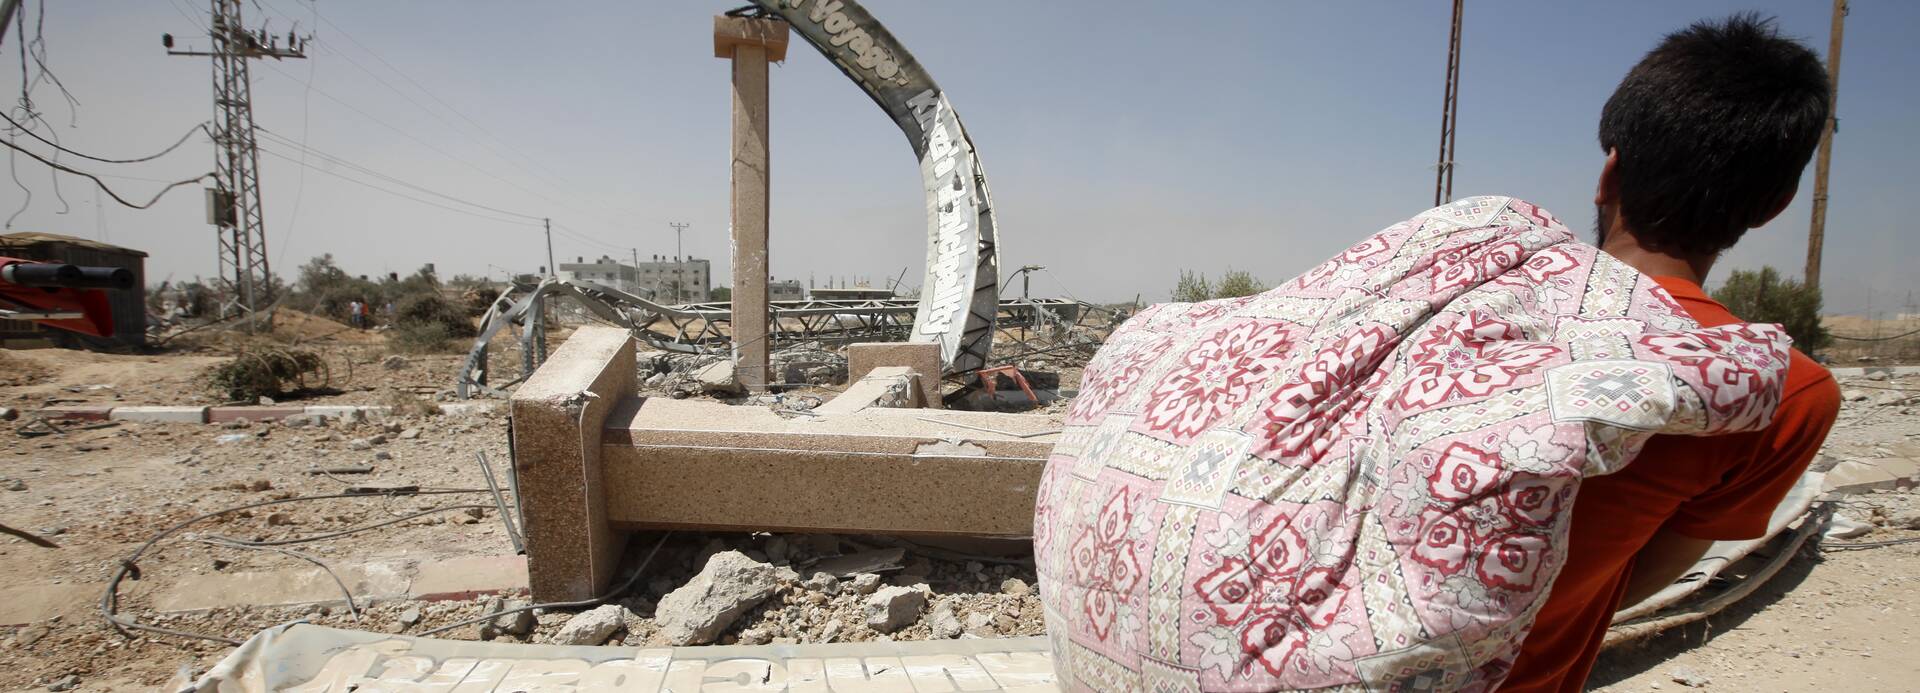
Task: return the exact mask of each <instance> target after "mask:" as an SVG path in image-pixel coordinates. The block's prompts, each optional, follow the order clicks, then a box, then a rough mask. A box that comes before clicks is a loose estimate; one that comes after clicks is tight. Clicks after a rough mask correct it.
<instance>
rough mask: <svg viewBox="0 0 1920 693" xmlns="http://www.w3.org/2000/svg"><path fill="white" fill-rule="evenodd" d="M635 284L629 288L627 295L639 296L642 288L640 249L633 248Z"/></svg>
mask: <svg viewBox="0 0 1920 693" xmlns="http://www.w3.org/2000/svg"><path fill="white" fill-rule="evenodd" d="M632 250H633V283H632V284H629V285H628V286H627V293H633V294H637V293H639V291H638V289H639V288H640V249H639V248H633V249H632Z"/></svg>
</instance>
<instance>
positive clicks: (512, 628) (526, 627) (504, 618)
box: [491, 599, 534, 635]
mask: <svg viewBox="0 0 1920 693" xmlns="http://www.w3.org/2000/svg"><path fill="white" fill-rule="evenodd" d="M528 606H531V604H528V603H527V601H526V600H524V599H513V600H509V601H507V603H506V604H503V605H502V606H501V608H502V609H505V610H508V611H511V610H513V609H525V608H527V607H528ZM491 623H492V624H493V627H494V629H496V630H498V631H500V632H502V633H506V634H509V635H526V634H528V633H532V632H533V623H534V621H533V612H532V611H519V612H515V613H510V614H501V615H499V616H495V617H493V621H491Z"/></svg>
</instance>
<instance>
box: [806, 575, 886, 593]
mask: <svg viewBox="0 0 1920 693" xmlns="http://www.w3.org/2000/svg"><path fill="white" fill-rule="evenodd" d="M875 577H879V576H877V575H876V576H875ZM874 584H875V585H878V584H879V582H878V581H875V583H874ZM800 586H801V587H804V588H806V589H807V591H809V592H819V593H821V594H824V595H827V596H829V597H831V596H834V595H837V594H840V578H837V577H834V576H832V575H830V574H827V573H814V574H813V577H810V578H807V580H806V582H802V583H800Z"/></svg>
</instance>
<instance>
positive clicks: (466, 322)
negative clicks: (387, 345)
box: [393, 291, 480, 339]
mask: <svg viewBox="0 0 1920 693" xmlns="http://www.w3.org/2000/svg"><path fill="white" fill-rule="evenodd" d="M424 325H438V326H440V327H441V328H443V330H444V334H445V335H446V337H447V338H449V339H465V338H468V337H472V336H474V335H477V334H479V333H480V331H479V329H477V328H475V327H474V326H473V321H472V319H470V318H469V317H468V315H467V311H466V309H465V308H463V307H461V306H458V305H455V304H454V302H453V301H449V300H447V299H446V297H444V296H441V295H440V294H439V292H432V291H430V292H426V293H416V294H411V295H408V296H406V297H405V298H402V299H400V302H399V303H397V304H395V305H394V318H393V326H394V329H407V328H415V327H419V326H424Z"/></svg>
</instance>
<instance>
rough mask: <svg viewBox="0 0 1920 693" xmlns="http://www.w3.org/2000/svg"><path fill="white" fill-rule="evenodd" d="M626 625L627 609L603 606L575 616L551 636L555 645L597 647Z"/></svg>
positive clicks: (617, 606) (615, 605)
mask: <svg viewBox="0 0 1920 693" xmlns="http://www.w3.org/2000/svg"><path fill="white" fill-rule="evenodd" d="M626 623H627V608H626V607H624V606H621V605H619V604H603V605H600V606H596V607H594V608H592V609H589V610H587V611H582V612H580V613H579V614H575V615H574V617H573V618H570V619H567V623H566V625H563V626H560V632H558V633H554V634H553V644H555V645H598V644H600V643H603V642H606V641H607V638H611V637H613V634H614V633H615V632H618V631H619V630H620V629H621V628H622V627H624V626H626Z"/></svg>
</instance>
